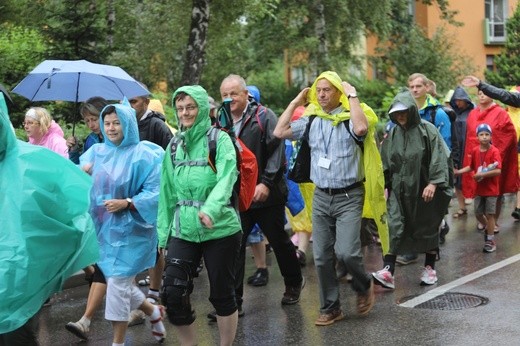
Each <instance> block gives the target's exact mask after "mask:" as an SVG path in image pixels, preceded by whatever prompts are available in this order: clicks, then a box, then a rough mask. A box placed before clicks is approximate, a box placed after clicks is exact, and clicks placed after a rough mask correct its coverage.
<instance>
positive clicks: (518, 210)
mask: <svg viewBox="0 0 520 346" xmlns="http://www.w3.org/2000/svg"><path fill="white" fill-rule="evenodd" d="M511 216H512V217H514V218H515V220H520V208H515V210H513V212H512V213H511Z"/></svg>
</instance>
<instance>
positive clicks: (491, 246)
mask: <svg viewBox="0 0 520 346" xmlns="http://www.w3.org/2000/svg"><path fill="white" fill-rule="evenodd" d="M496 249H497V244H496V243H495V241H494V240H486V242H485V243H484V248H483V249H482V251H483V252H487V253H490V252H495V251H496Z"/></svg>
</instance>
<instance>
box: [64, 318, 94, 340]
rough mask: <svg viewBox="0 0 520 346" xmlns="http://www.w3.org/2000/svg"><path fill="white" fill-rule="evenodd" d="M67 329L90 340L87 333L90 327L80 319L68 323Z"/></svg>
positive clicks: (83, 338)
mask: <svg viewBox="0 0 520 346" xmlns="http://www.w3.org/2000/svg"><path fill="white" fill-rule="evenodd" d="M65 329H67V330H68V331H69V332H71V333H72V334H74V335H76V336H77V337H78V338H80V339H82V340H88V336H87V333H88V332H89V327H88V326H87V325H85V324H83V323H82V322H80V321H78V322H69V323H67V324H66V325H65Z"/></svg>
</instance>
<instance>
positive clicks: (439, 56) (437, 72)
mask: <svg viewBox="0 0 520 346" xmlns="http://www.w3.org/2000/svg"><path fill="white" fill-rule="evenodd" d="M391 42H392V45H391V46H390V47H388V46H385V47H380V48H379V53H380V54H381V58H379V61H378V62H379V66H380V67H382V68H383V70H384V71H385V72H386V74H387V75H388V76H389V77H391V78H393V79H395V80H396V82H397V84H398V85H400V86H406V85H407V80H408V76H409V75H411V74H412V73H416V72H420V73H423V74H425V75H426V76H427V77H428V78H430V79H431V80H433V81H435V83H436V84H437V90H438V91H446V90H449V89H452V88H453V87H454V86H455V85H457V84H458V81H459V80H460V79H461V78H462V77H463V76H464V75H467V74H471V73H472V72H473V67H472V66H470V65H469V61H470V59H469V58H468V57H466V56H464V54H463V53H462V52H459V51H457V49H456V45H455V39H454V37H452V36H449V35H447V34H446V32H445V30H444V29H443V28H442V27H441V28H439V29H438V30H437V31H436V32H435V34H434V35H433V37H432V38H431V39H429V38H428V37H427V36H426V34H425V33H424V32H423V30H422V29H420V28H419V27H417V26H416V25H412V26H411V27H410V28H409V30H402V31H401V32H400V34H399V35H396V36H394V37H393V38H392V39H391ZM375 59H376V60H377V58H375Z"/></svg>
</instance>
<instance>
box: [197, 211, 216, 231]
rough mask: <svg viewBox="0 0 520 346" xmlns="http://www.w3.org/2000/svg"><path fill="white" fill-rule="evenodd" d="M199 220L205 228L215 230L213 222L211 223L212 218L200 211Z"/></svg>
mask: <svg viewBox="0 0 520 346" xmlns="http://www.w3.org/2000/svg"><path fill="white" fill-rule="evenodd" d="M199 220H200V223H201V224H202V225H203V226H204V227H206V228H213V221H211V218H210V217H209V216H208V215H206V214H204V213H203V212H201V211H199Z"/></svg>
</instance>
